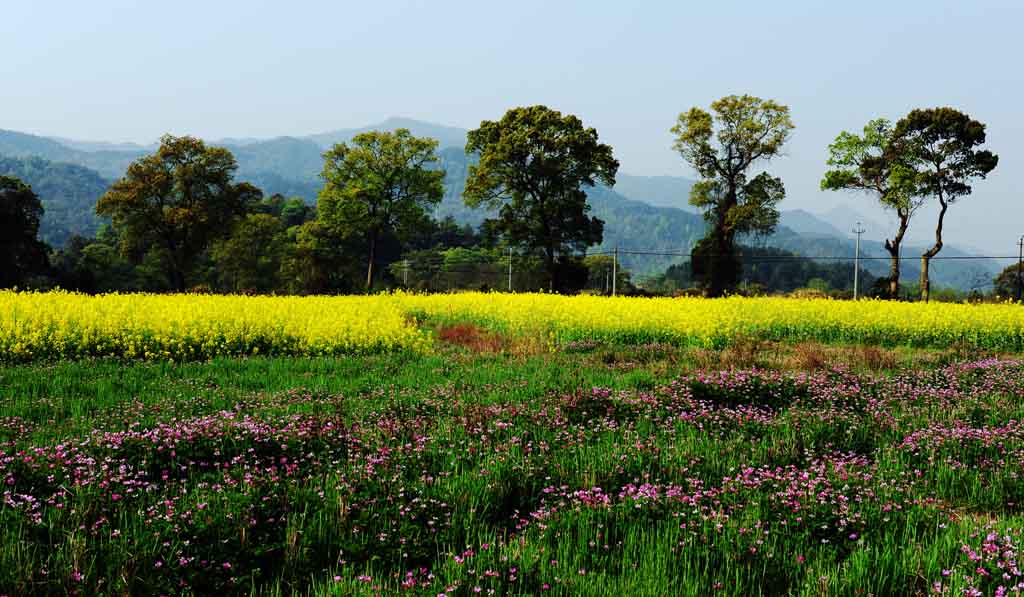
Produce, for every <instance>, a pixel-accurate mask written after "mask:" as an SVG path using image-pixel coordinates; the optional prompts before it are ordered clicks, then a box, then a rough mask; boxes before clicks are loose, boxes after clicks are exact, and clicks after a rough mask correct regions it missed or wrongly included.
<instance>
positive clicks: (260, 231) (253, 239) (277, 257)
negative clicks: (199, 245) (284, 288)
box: [211, 213, 287, 292]
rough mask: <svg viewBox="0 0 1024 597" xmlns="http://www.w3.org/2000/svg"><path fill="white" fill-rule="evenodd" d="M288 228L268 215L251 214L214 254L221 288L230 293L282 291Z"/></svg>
mask: <svg viewBox="0 0 1024 597" xmlns="http://www.w3.org/2000/svg"><path fill="white" fill-rule="evenodd" d="M286 242H287V237H286V236H285V227H284V224H282V222H281V220H279V219H278V218H276V217H274V216H272V215H269V214H260V213H257V214H249V215H247V216H245V217H244V218H242V219H241V220H239V221H238V222H237V223H236V224H235V226H234V228H233V229H232V231H231V235H230V236H229V237H227V238H225V239H224V240H222V241H219V242H217V243H215V244H214V245H213V248H212V250H211V253H212V256H213V262H214V265H215V266H216V271H217V277H218V278H219V280H220V282H221V287H222V288H224V289H225V290H228V291H230V292H271V291H273V290H276V289H277V288H279V287H280V281H279V279H278V274H279V272H280V269H281V258H282V257H283V253H284V247H285V243H286Z"/></svg>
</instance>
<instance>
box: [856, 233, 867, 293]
mask: <svg viewBox="0 0 1024 597" xmlns="http://www.w3.org/2000/svg"><path fill="white" fill-rule="evenodd" d="M865 232H867V230H864V226H861V223H860V222H857V226H856V227H854V229H853V233H854V234H856V235H857V250H856V252H855V253H854V256H853V300H857V296H858V293H859V291H860V235H862V234H864V233H865Z"/></svg>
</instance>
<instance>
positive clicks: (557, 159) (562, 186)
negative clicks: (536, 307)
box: [464, 106, 619, 290]
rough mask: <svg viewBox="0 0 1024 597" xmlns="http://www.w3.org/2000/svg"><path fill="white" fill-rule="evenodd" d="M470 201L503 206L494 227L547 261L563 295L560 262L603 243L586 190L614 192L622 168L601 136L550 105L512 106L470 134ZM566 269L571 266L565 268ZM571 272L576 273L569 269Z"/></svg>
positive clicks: (467, 196) (555, 286)
mask: <svg viewBox="0 0 1024 597" xmlns="http://www.w3.org/2000/svg"><path fill="white" fill-rule="evenodd" d="M466 152H467V153H477V154H479V163H478V164H476V165H472V166H470V167H469V175H468V179H467V181H466V186H465V191H464V197H465V201H466V205H468V206H470V207H481V206H483V207H490V208H499V206H500V208H499V211H498V216H497V218H494V219H492V220H491V222H492V224H491V227H492V229H493V230H495V231H496V232H499V233H500V234H501V235H503V236H504V237H505V238H506V240H507V241H508V242H509V243H510V244H513V245H517V246H519V247H522V248H524V249H526V250H528V251H537V252H539V253H540V254H541V256H542V258H543V259H544V263H545V267H546V269H547V272H548V277H549V288H550V289H552V290H555V289H562V280H560V273H563V272H565V273H567V271H566V270H565V269H564V267H563V268H561V269H562V271H560V266H559V260H560V259H561V260H562V262H563V264H568V263H569V262H568V261H566V257H568V256H570V255H571V254H572V253H577V252H580V251H582V250H584V249H586V248H587V247H589V246H591V245H595V244H598V243H600V242H601V239H602V235H603V232H604V222H603V221H601V220H600V219H598V218H596V217H592V216H589V215H588V212H589V211H590V206H589V205H588V204H587V194H586V192H585V191H584V187H593V186H594V185H596V184H597V183H598V182H601V183H604V184H605V185H608V186H612V185H614V184H615V174H616V172H618V169H619V162H618V161H617V160H616V159H615V158H614V157H613V155H612V148H611V147H610V146H609V145H606V144H603V143H600V142H599V141H598V135H597V131H596V130H595V129H593V128H585V127H584V126H583V122H582V121H581V120H580V119H579V118H577V117H576V116H573V115H571V114H569V115H565V116H563V115H562V113H561V112H558V111H556V110H552V109H550V108H548V107H546V106H530V107H525V108H513V109H511V110H509V111H508V112H506V113H505V115H504V116H503V117H502V118H501V120H499V121H497V122H494V121H489V120H485V121H483V122H481V123H480V126H479V127H478V128H477V129H475V130H472V131H470V132H469V134H468V135H467V143H466ZM565 267H569V266H568V265H565ZM569 269H572V268H571V267H569Z"/></svg>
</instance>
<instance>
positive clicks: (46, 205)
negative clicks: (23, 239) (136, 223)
mask: <svg viewBox="0 0 1024 597" xmlns="http://www.w3.org/2000/svg"><path fill="white" fill-rule="evenodd" d="M0 175H4V176H13V177H14V178H18V179H20V180H22V181H23V182H24V183H25V184H27V185H28V186H30V187H32V190H33V191H34V192H35V193H36V194H37V195H38V196H39V199H40V201H41V202H42V204H43V209H44V213H43V218H42V220H40V223H39V237H40V239H41V240H42V241H43V242H45V243H46V244H48V245H50V246H52V247H58V248H59V247H63V246H64V245H65V243H67V242H68V239H70V238H71V237H72V236H73V235H76V234H77V235H80V236H94V235H95V234H96V232H97V231H98V230H99V227H100V225H101V224H102V223H103V220H102V218H99V217H97V215H96V209H95V208H96V200H97V199H99V198H100V196H102V195H103V193H104V192H106V190H107V187H108V186H109V184H110V183H109V182H107V181H106V180H105V179H104V178H102V177H101V176H100V175H99V174H97V173H96V172H93V171H92V170H89V169H88V168H84V167H82V166H77V165H74V164H62V163H56V162H50V161H48V160H45V159H43V158H40V157H35V156H32V157H24V158H10V157H4V156H0Z"/></svg>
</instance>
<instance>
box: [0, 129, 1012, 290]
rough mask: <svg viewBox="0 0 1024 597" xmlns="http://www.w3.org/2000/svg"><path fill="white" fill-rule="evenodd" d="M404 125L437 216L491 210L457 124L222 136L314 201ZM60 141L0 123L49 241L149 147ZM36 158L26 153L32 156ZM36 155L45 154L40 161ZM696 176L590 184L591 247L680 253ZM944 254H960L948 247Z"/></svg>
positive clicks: (650, 259)
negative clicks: (331, 179)
mask: <svg viewBox="0 0 1024 597" xmlns="http://www.w3.org/2000/svg"><path fill="white" fill-rule="evenodd" d="M398 127H408V128H410V129H411V130H412V132H413V133H414V134H419V135H423V136H431V137H433V138H437V139H439V150H438V156H439V157H440V164H439V167H441V168H444V170H445V172H446V176H445V180H444V187H445V195H444V199H443V200H442V202H441V203H440V205H438V207H437V208H436V210H435V213H434V215H435V217H437V218H438V219H442V218H444V217H447V216H451V217H453V218H454V219H455V221H456V222H457V223H459V224H470V225H473V226H478V225H479V224H480V222H482V221H483V220H484V218H486V217H487V216H488V212H487V211H486V210H481V209H471V208H469V207H467V206H466V205H465V204H464V203H463V200H462V192H463V188H464V186H465V182H466V178H467V176H468V168H469V165H470V163H471V160H472V157H471V156H467V155H466V153H465V152H464V150H463V149H462V145H463V144H464V142H465V133H466V131H465V130H463V129H458V128H454V127H445V126H441V125H435V124H431V123H426V122H421V121H415V120H410V119H400V118H392V119H388V120H386V121H384V122H382V123H380V124H378V125H374V126H372V127H363V128H358V129H341V130H337V131H332V132H328V133H322V134H317V135H308V136H304V137H278V138H275V139H268V140H257V139H226V140H224V141H225V142H224V143H223V145H224V146H225V147H227V148H228V149H230V150H231V152H232V153H233V154H234V155H235V157H236V159H237V161H238V177H239V178H240V179H242V180H246V181H249V182H251V183H253V184H254V185H256V186H257V187H259V188H260V189H262V190H263V192H264V194H265V195H268V196H269V195H273V194H280V195H283V196H286V197H302V198H303V199H304V200H305V201H306V202H308V203H315V201H316V197H317V193H318V191H319V189H320V187H321V186H322V183H321V180H320V178H319V174H320V170H321V168H322V166H323V157H322V152H323V151H324V148H325V147H328V146H329V145H330V144H332V143H335V142H343V141H349V140H351V138H352V137H353V136H354V135H356V134H358V133H360V132H365V131H366V130H371V129H382V130H389V129H394V128H398ZM68 143H70V144H71V145H73V147H70V146H66V145H64V144H62V143H61V142H58V141H56V140H54V139H50V138H44V137H39V136H35V135H28V134H24V133H17V132H13V131H0V156H7V157H5V158H0V174H10V175H13V176H17V177H18V178H21V179H22V180H24V181H25V182H27V183H29V184H30V185H31V186H32V187H33V189H35V191H36V192H37V193H38V194H39V196H40V197H41V198H42V200H43V204H44V206H45V208H46V213H45V215H44V218H43V224H42V233H41V236H42V238H43V239H44V240H45V241H46V242H47V243H49V244H51V245H52V246H55V247H60V246H63V245H64V244H65V243H66V241H67V239H68V238H69V237H70V236H71V235H73V234H79V235H82V236H87V237H90V236H92V235H94V234H95V232H96V230H97V228H98V226H99V224H100V219H99V218H98V217H97V216H96V215H95V214H94V212H93V205H94V204H95V201H96V200H97V199H98V198H99V196H100V195H102V194H103V192H104V191H105V190H106V187H107V186H108V185H109V181H111V180H114V179H116V178H117V177H119V176H121V175H122V174H123V172H124V169H125V168H126V167H127V165H128V164H130V163H131V162H132V161H133V160H135V159H137V158H138V157H139V156H140V155H142V154H143V153H144V152H145V151H146V150H145V149H144V148H141V146H133V145H131V144H106V143H93V142H84V141H74V142H71V141H68ZM29 156H33V157H29ZM40 158H43V159H40ZM692 184H693V181H691V180H688V179H686V178H682V177H678V176H631V175H628V174H620V175H619V176H618V177H617V179H616V184H615V186H614V188H612V189H609V188H605V187H595V188H592V189H590V190H589V191H588V196H589V201H590V205H591V207H592V213H593V215H596V216H597V217H599V218H601V219H602V220H604V221H605V233H604V241H603V242H602V243H601V244H600V245H599V246H597V247H595V248H594V249H593V250H595V251H610V250H612V249H614V248H615V247H616V246H618V247H620V248H622V249H627V250H643V251H650V252H654V253H659V252H663V253H687V252H688V251H689V250H690V249H691V248H692V247H693V245H694V243H696V242H697V240H698V239H699V238H700V237H701V236H702V235H703V234H704V230H705V223H704V220H703V218H702V217H701V216H700V215H699V214H697V213H694V211H692V209H693V208H690V207H689V205H688V203H687V201H688V196H689V192H690V188H691V186H692ZM745 242H751V243H755V244H757V245H759V246H771V247H776V248H779V249H783V250H786V251H791V252H793V253H796V254H798V255H803V256H830V257H839V256H850V255H853V252H854V242H853V240H852V239H851V238H849V237H848V236H847V235H846V234H845V233H843V232H842V231H841V230H840V229H837V228H836V227H835V226H833V225H831V224H830V223H828V222H826V221H825V219H824V218H822V217H819V216H815V215H814V214H810V213H808V212H806V211H801V210H792V211H783V212H782V219H781V222H780V226H779V227H778V229H777V230H776V232H775V233H774V234H772V235H770V236H768V237H767V238H757V239H747V241H745ZM922 250H923V249H920V248H918V247H906V248H905V250H904V257H905V259H904V262H903V267H902V272H903V276H904V280H907V281H912V280H915V279H916V278H917V276H918V274H919V269H918V266H917V260H916V259H915V257H916V256H917V255H918V254H920V252H921V251H922ZM862 254H863V255H865V256H868V257H884V255H885V253H884V249H883V247H882V245H881V243H879V242H877V241H864V243H863V245H862ZM943 255H944V256H950V257H957V256H965V255H967V253H965V252H963V251H959V250H957V249H956V248H955V247H952V246H948V245H947V249H946V251H945V252H944V254H943ZM621 260H622V263H623V266H624V267H625V268H627V269H629V270H631V271H632V272H633V273H634V275H636V276H637V277H644V276H649V275H654V274H658V273H661V272H664V271H665V269H666V268H667V267H668V266H669V265H671V264H674V263H680V262H682V261H684V260H685V258H684V257H675V256H662V255H634V254H628V253H623V254H622V256H621ZM863 267H864V268H865V269H866V270H867V271H870V272H871V273H872V274H875V275H884V274H885V273H886V268H887V267H888V264H887V262H886V261H885V260H884V259H868V260H866V261H865V262H864V264H863ZM999 269H1000V264H997V263H990V262H987V261H967V260H964V261H959V260H946V261H940V262H937V263H936V265H935V273H934V276H933V277H934V280H935V282H936V283H937V284H940V285H943V286H951V287H955V288H958V289H960V290H970V289H972V288H975V287H977V286H978V285H979V284H983V283H985V282H986V281H990V280H991V279H992V277H993V276H994V275H995V274H996V273H998V271H999Z"/></svg>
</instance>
